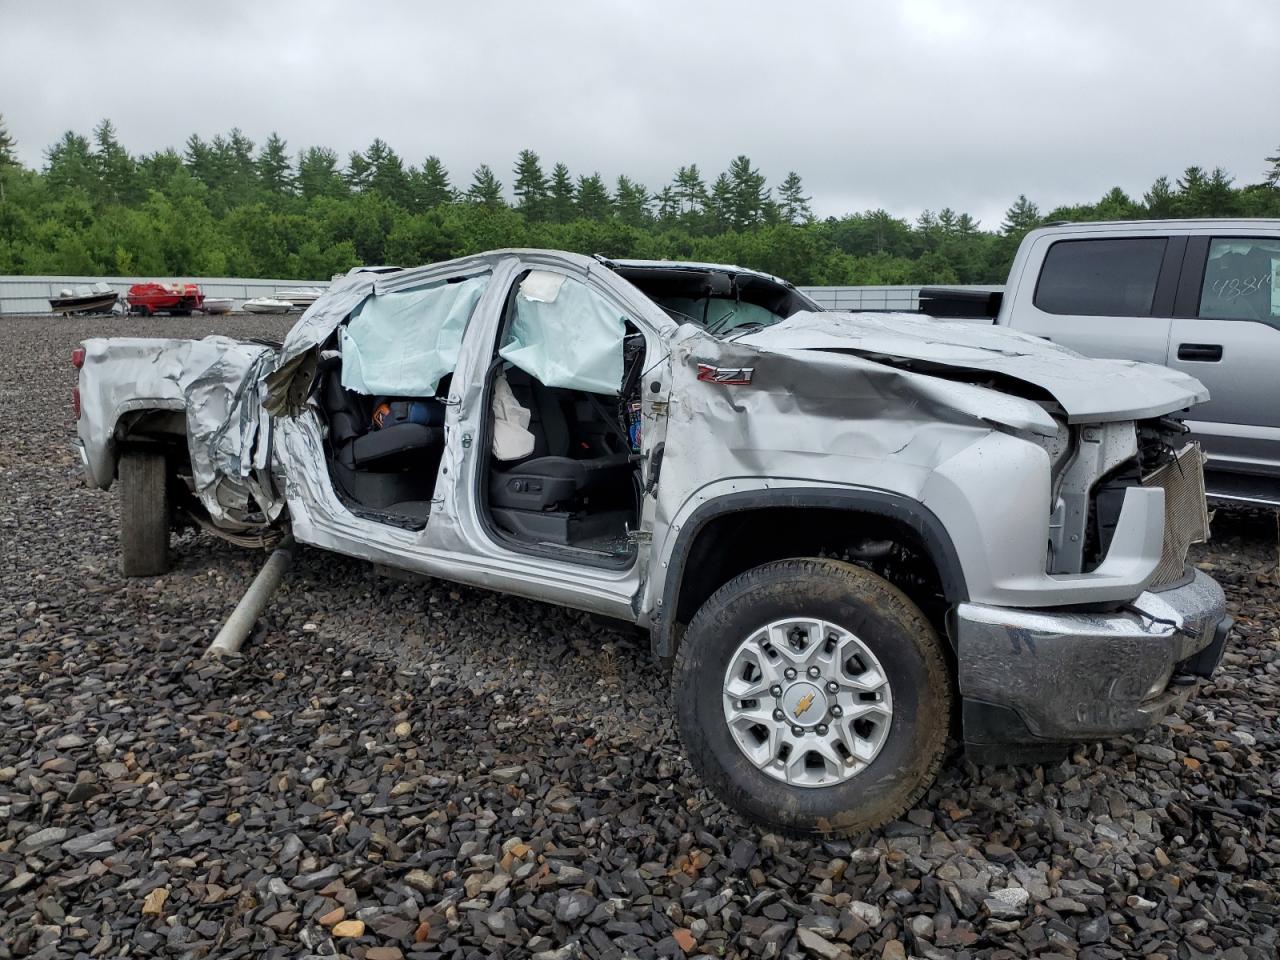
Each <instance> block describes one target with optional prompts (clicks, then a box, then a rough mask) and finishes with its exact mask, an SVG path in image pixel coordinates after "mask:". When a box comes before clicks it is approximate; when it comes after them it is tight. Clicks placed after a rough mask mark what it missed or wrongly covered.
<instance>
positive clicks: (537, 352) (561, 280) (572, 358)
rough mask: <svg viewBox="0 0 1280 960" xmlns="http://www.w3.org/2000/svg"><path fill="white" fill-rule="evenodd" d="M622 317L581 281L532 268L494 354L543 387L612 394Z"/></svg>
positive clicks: (617, 384) (617, 378)
mask: <svg viewBox="0 0 1280 960" xmlns="http://www.w3.org/2000/svg"><path fill="white" fill-rule="evenodd" d="M626 333H627V328H626V319H625V318H624V317H622V316H621V315H620V314H619V313H618V311H617V309H616V308H615V307H614V306H613V304H612V303H610V302H609V301H608V300H606V299H604V298H603V297H601V296H600V295H599V294H597V293H595V292H594V291H593V290H592V289H591V288H590V287H588V286H587V285H586V284H585V283H582V282H581V281H580V280H575V279H573V278H572V277H566V276H565V275H564V274H562V273H555V272H552V271H549V270H532V271H530V272H529V275H528V276H527V277H525V278H524V280H522V281H521V282H520V290H519V292H518V293H517V294H516V309H515V316H514V317H513V318H512V320H511V326H510V328H509V329H508V331H507V335H506V338H505V339H504V341H503V343H502V347H501V348H500V349H499V350H498V356H500V357H502V359H503V360H506V361H507V362H508V363H511V364H514V365H515V366H517V367H519V368H520V369H521V370H523V371H524V372H525V373H527V374H529V375H530V376H531V377H534V378H535V379H537V380H539V381H540V382H542V383H543V384H544V385H546V386H548V387H563V388H566V389H570V390H585V391H586V392H587V393H603V394H611V395H613V396H616V395H617V393H618V390H619V389H620V388H621V386H622V341H623V339H624V338H625V337H626Z"/></svg>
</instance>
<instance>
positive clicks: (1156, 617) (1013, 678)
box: [951, 570, 1231, 745]
mask: <svg viewBox="0 0 1280 960" xmlns="http://www.w3.org/2000/svg"><path fill="white" fill-rule="evenodd" d="M952 616H953V619H952V623H951V628H952V631H953V633H952V636H953V638H954V639H955V643H956V656H957V660H958V663H959V673H958V676H959V687H960V694H961V697H962V698H963V701H964V714H965V717H964V720H965V739H966V742H968V743H970V744H977V745H981V744H999V743H1010V744H1017V743H1035V742H1054V743H1063V742H1074V741H1078V740H1090V739H1104V738H1109V737H1114V736H1117V735H1120V734H1125V733H1135V732H1137V731H1140V730H1145V729H1146V728H1148V727H1151V726H1154V725H1155V724H1157V723H1159V722H1160V720H1161V719H1162V718H1164V717H1165V716H1166V715H1167V714H1168V713H1169V712H1170V711H1172V710H1174V709H1175V708H1177V707H1178V706H1180V705H1181V704H1183V703H1185V702H1186V699H1187V697H1189V696H1190V694H1191V691H1192V690H1193V689H1194V687H1195V678H1196V677H1207V676H1209V675H1210V674H1212V672H1213V671H1214V669H1216V668H1217V665H1218V661H1219V660H1220V659H1221V658H1222V651H1223V648H1224V647H1225V645H1226V642H1227V636H1228V634H1229V633H1230V630H1231V618H1230V617H1228V616H1227V612H1226V599H1225V597H1224V596H1223V594H1222V588H1221V587H1219V586H1218V584H1217V583H1215V582H1214V581H1213V580H1212V579H1211V578H1209V577H1208V576H1206V575H1205V574H1203V573H1201V572H1200V571H1198V570H1197V571H1195V572H1194V575H1193V576H1192V578H1191V579H1190V580H1189V581H1187V582H1185V583H1184V584H1183V585H1181V586H1176V587H1170V588H1167V589H1163V590H1159V591H1149V592H1145V593H1143V594H1141V595H1140V596H1139V597H1138V598H1137V599H1136V600H1135V601H1133V602H1132V603H1130V604H1127V605H1126V606H1125V607H1124V609H1122V610H1118V611H1113V612H1109V613H1076V612H1072V611H1054V610H1019V609H1009V608H1004V607H991V606H985V605H981V604H973V603H962V604H960V605H958V606H957V607H956V609H955V611H954V612H953V615H952Z"/></svg>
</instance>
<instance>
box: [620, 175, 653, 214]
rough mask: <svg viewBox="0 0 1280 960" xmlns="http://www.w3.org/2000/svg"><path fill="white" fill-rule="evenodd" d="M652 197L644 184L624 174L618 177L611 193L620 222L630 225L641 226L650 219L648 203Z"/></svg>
mask: <svg viewBox="0 0 1280 960" xmlns="http://www.w3.org/2000/svg"><path fill="white" fill-rule="evenodd" d="M650 203H652V198H651V197H650V196H649V191H648V189H647V188H646V187H645V186H644V184H641V183H636V182H635V181H634V180H632V179H631V178H630V177H628V176H627V175H626V174H623V175H621V176H619V177H618V184H617V187H616V189H615V190H614V194H613V204H614V208H615V209H616V210H617V212H618V216H619V218H621V220H622V222H623V223H625V224H627V225H629V226H632V227H642V226H644V225H645V224H646V223H647V222H648V221H649V220H650V219H652V214H651V213H650V211H649V204H650Z"/></svg>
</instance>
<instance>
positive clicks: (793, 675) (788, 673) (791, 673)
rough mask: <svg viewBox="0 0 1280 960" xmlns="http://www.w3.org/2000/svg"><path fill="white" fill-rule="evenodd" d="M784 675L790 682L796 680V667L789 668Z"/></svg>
mask: <svg viewBox="0 0 1280 960" xmlns="http://www.w3.org/2000/svg"><path fill="white" fill-rule="evenodd" d="M782 675H783V676H784V677H786V678H787V679H788V680H794V679H795V678H796V670H795V667H787V669H786V670H784V671H783V672H782Z"/></svg>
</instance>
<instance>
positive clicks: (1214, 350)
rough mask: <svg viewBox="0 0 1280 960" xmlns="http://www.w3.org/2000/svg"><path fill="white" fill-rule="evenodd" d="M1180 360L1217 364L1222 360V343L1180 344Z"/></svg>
mask: <svg viewBox="0 0 1280 960" xmlns="http://www.w3.org/2000/svg"><path fill="white" fill-rule="evenodd" d="M1178 359H1179V360H1202V361H1205V362H1207V363H1217V362H1218V361H1219V360H1221V359H1222V344H1220V343H1180V344H1178Z"/></svg>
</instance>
